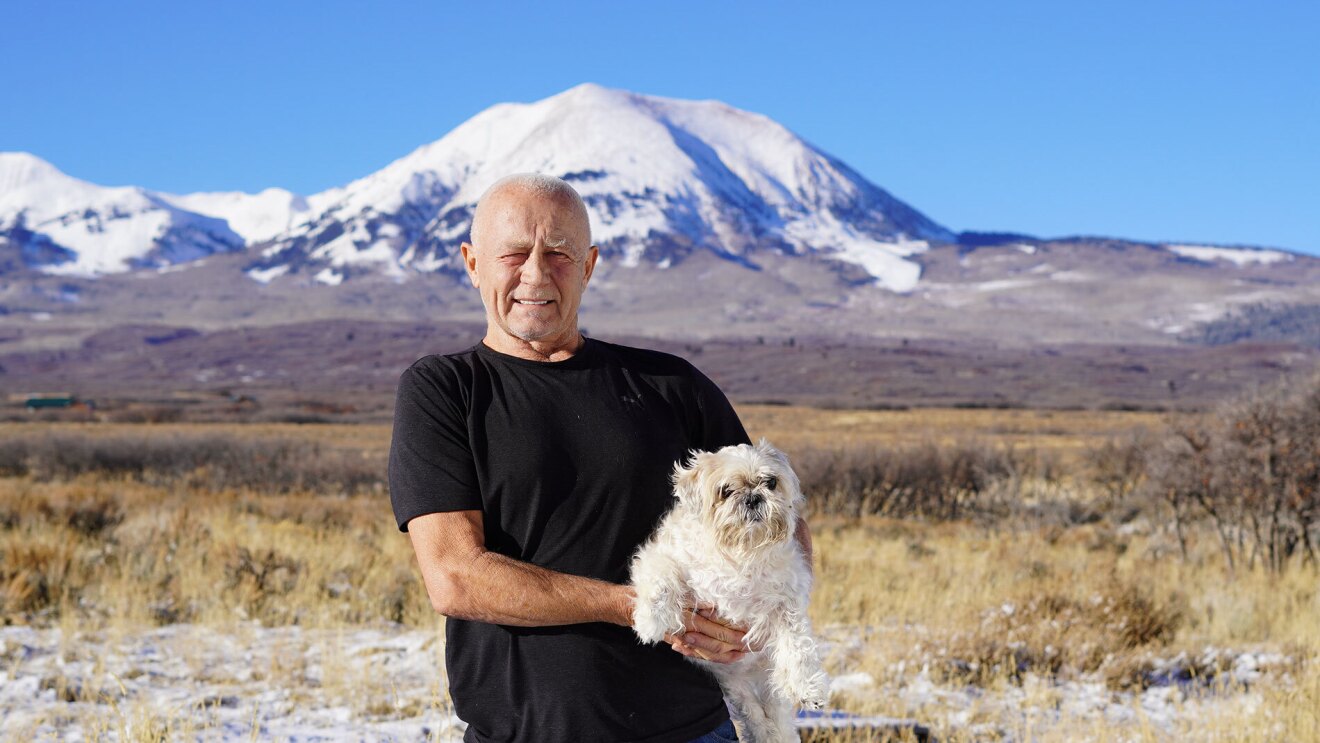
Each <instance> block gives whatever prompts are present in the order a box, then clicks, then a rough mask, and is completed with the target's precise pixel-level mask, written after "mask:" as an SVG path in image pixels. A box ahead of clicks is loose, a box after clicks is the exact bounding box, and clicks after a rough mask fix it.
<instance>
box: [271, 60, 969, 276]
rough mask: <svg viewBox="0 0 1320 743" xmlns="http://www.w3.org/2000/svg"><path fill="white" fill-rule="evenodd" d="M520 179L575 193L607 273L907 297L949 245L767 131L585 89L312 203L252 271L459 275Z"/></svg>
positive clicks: (503, 112) (500, 117)
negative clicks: (767, 265)
mask: <svg viewBox="0 0 1320 743" xmlns="http://www.w3.org/2000/svg"><path fill="white" fill-rule="evenodd" d="M520 172H538V173H546V174H550V175H556V176H559V177H561V178H564V179H565V180H568V181H570V182H572V183H573V185H574V187H575V188H577V190H578V191H579V193H581V194H582V197H583V200H584V201H585V202H586V204H587V208H588V211H589V212H590V215H591V221H592V234H593V237H594V238H595V239H596V241H597V243H598V244H599V245H600V246H601V249H602V255H603V257H604V258H605V259H606V260H607V261H617V262H618V263H619V265H621V266H623V267H637V266H642V265H643V264H646V265H650V266H655V267H666V266H671V265H675V264H676V263H678V262H681V261H683V260H685V259H686V257H687V256H688V255H689V254H691V253H693V252H695V251H705V252H711V253H714V254H715V255H717V256H719V257H721V258H725V259H727V260H732V261H734V262H737V263H740V264H744V265H747V266H754V265H755V261H756V258H755V255H754V254H756V253H759V252H766V251H769V252H771V253H775V254H788V255H799V254H818V255H820V256H821V257H823V258H827V259H829V260H838V261H844V262H847V263H853V264H855V265H858V266H860V267H861V268H862V269H863V270H864V271H865V272H866V273H868V274H870V275H871V276H872V277H873V280H874V281H875V282H876V283H878V284H880V285H882V286H885V287H888V288H890V289H894V290H898V291H905V290H907V289H910V288H911V287H912V286H913V285H914V284H915V282H916V279H917V277H918V276H919V275H920V267H919V266H918V265H917V264H916V263H915V262H913V261H911V260H909V259H908V257H909V256H911V255H912V254H913V253H914V252H919V251H921V250H924V248H925V242H923V241H927V240H941V241H943V240H952V239H953V234H952V233H951V232H950V231H949V230H947V229H945V228H943V227H941V226H940V225H938V224H936V223H935V222H933V221H931V220H930V219H928V218H926V217H925V216H923V215H921V214H920V213H919V212H917V211H916V210H914V209H912V208H911V207H909V206H907V205H906V204H903V203H902V202H900V201H899V200H898V199H896V198H894V197H893V196H890V195H889V194H888V193H886V192H885V191H883V190H882V189H881V188H879V187H878V186H876V185H874V184H872V183H870V182H868V181H866V180H865V179H864V178H862V177H861V176H860V175H858V174H857V173H856V172H855V171H853V170H851V169H849V168H848V167H847V166H845V165H843V164H842V163H841V162H839V161H838V160H836V159H834V158H832V157H830V156H829V155H826V154H825V153H823V152H821V151H819V150H817V149H816V148H815V147H813V146H812V145H810V144H808V143H807V142H805V141H803V140H802V139H801V138H799V137H798V136H797V135H795V134H793V133H792V132H791V131H789V130H788V129H787V128H785V127H783V126H782V125H780V124H779V123H777V122H775V121H773V120H772V119H770V118H768V117H765V116H762V115H760V114H755V113H751V112H747V111H742V110H739V109H737V108H734V107H732V106H729V105H727V104H724V103H721V102H719V101H691V100H682V99H674V98H662V97H658V96H649V95H642V94H638V93H633V92H630V91H626V90H619V89H614V88H607V87H605V86H602V85H599V84H596V83H583V84H581V85H577V86H575V87H573V88H570V89H568V90H566V91H563V92H561V93H558V94H556V95H553V96H550V97H548V98H544V99H542V100H539V101H535V102H532V103H503V104H498V105H495V106H491V107H490V108H487V109H486V110H484V111H482V112H480V113H478V114H477V115H475V116H473V117H472V118H471V119H469V120H468V121H466V122H464V123H463V124H461V125H459V126H458V127H456V128H455V129H454V130H453V131H451V132H450V133H449V134H447V135H445V136H444V137H442V138H441V139H439V140H437V141H435V142H432V143H430V144H427V145H424V146H422V147H420V148H418V149H417V150H415V151H414V152H412V153H411V154H409V155H407V156H405V157H403V158H401V159H399V160H396V161H395V162H393V163H391V164H389V165H388V166H386V167H385V168H383V169H381V170H380V171H377V172H376V173H373V174H371V175H369V176H367V177H365V178H362V179H359V180H357V181H354V182H353V183H350V184H348V185H347V186H345V187H343V188H337V189H332V190H331V191H327V192H323V193H321V194H317V195H315V196H311V197H309V198H308V200H307V201H308V204H309V205H310V209H309V211H308V212H307V214H306V217H307V219H306V220H304V221H302V222H301V223H300V224H299V226H298V227H297V228H296V229H293V230H290V231H289V232H288V233H286V234H284V235H282V236H278V237H276V238H275V241H276V246H274V247H272V249H271V252H270V253H269V254H267V255H266V256H264V257H263V259H262V260H260V261H258V262H257V263H256V264H254V268H255V269H256V270H258V271H262V272H266V271H268V270H269V269H270V268H272V267H273V266H275V265H276V264H278V263H280V262H283V261H293V262H294V263H295V264H298V265H301V264H302V263H305V262H310V263H311V264H313V265H317V266H320V267H321V268H323V269H324V268H327V267H338V266H343V265H346V264H363V263H366V264H375V266H376V267H377V269H378V270H384V271H385V272H387V273H389V274H392V275H403V274H404V273H405V272H406V270H408V269H411V270H416V271H436V270H441V271H453V272H458V270H459V268H460V264H459V262H458V260H457V258H456V257H455V256H456V254H457V250H458V247H459V244H460V243H461V242H462V240H463V239H464V238H465V236H466V234H467V228H468V224H469V222H470V219H471V213H472V210H473V208H474V206H475V203H476V201H477V199H478V198H479V197H480V195H481V194H482V193H483V192H484V191H485V190H486V188H487V187H488V186H489V185H490V184H491V183H493V182H494V181H496V180H498V179H499V178H501V177H503V176H505V175H508V174H509V173H520ZM289 251H292V252H289ZM295 254H296V256H295ZM313 273H317V272H313ZM262 275H266V274H265V273H263V274H262ZM318 275H319V274H318ZM336 275H340V274H336Z"/></svg>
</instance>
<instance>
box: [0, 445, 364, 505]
mask: <svg viewBox="0 0 1320 743" xmlns="http://www.w3.org/2000/svg"><path fill="white" fill-rule="evenodd" d="M88 473H97V474H104V475H119V476H127V477H131V478H134V479H138V480H141V481H143V482H149V483H156V484H170V483H186V484H189V485H195V486H200V487H208V488H211V489H214V490H222V489H226V488H238V489H251V490H260V491H262V492H290V491H294V490H312V491H318V492H338V493H357V492H374V491H379V490H381V489H383V488H384V486H385V483H384V473H385V462H384V461H382V459H381V458H379V457H376V458H372V457H370V456H367V455H365V454H364V453H363V452H361V451H358V450H345V449H335V448H330V447H326V446H323V445H322V444H320V443H318V442H315V441H306V440H299V439H292V438H245V437H241V436H237V435H234V434H228V433H210V434H196V435H174V436H162V435H156V434H150V433H142V434H117V435H113V436H92V435H86V434H80V433H59V434H49V435H46V436H43V437H40V438H20V437H10V438H4V439H0V474H9V475H19V476H21V475H30V476H32V477H33V478H35V479H37V480H52V479H58V480H70V479H73V478H75V477H78V476H79V475H82V474H88Z"/></svg>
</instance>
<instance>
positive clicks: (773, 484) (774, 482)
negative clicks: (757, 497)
mask: <svg viewBox="0 0 1320 743" xmlns="http://www.w3.org/2000/svg"><path fill="white" fill-rule="evenodd" d="M765 487H766V488H767V489H769V490H774V489H775V488H777V487H779V478H778V477H775V476H774V475H771V476H769V477H767V478H765Z"/></svg>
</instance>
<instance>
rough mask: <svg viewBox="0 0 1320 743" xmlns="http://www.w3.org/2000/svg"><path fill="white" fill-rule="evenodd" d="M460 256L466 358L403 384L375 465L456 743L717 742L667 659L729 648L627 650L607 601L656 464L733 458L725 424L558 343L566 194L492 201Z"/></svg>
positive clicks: (720, 640) (701, 616)
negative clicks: (459, 733)
mask: <svg viewBox="0 0 1320 743" xmlns="http://www.w3.org/2000/svg"><path fill="white" fill-rule="evenodd" d="M470 239H471V242H470V243H464V244H463V246H462V255H463V260H464V263H465V265H466V267H467V272H468V276H469V278H470V279H471V281H472V284H473V285H474V286H475V287H476V288H477V289H478V290H479V291H480V293H481V299H482V302H483V304H484V305H485V308H486V318H487V331H486V335H485V338H484V339H483V341H482V342H481V343H480V344H478V345H477V346H474V347H473V348H471V349H469V350H467V351H464V352H462V353H457V354H450V355H432V356H427V357H424V358H422V359H420V360H418V361H417V362H416V363H415V364H413V366H411V367H410V368H409V369H407V370H406V371H405V372H404V373H403V375H402V376H401V377H400V381H399V392H398V400H397V405H396V409H395V425H394V437H393V440H392V443H391V448H390V464H389V466H390V473H389V474H390V495H391V500H392V503H393V507H394V513H395V517H396V519H397V521H398V524H399V528H400V529H402V530H404V531H407V532H408V534H409V536H410V537H411V539H412V544H413V548H414V550H415V552H416V554H417V560H418V564H419V566H420V568H421V571H422V576H423V579H424V581H425V584H426V589H427V592H428V594H429V595H430V598H431V602H432V604H433V605H434V607H435V609H436V611H438V612H440V613H441V614H444V615H445V616H447V617H449V621H448V622H447V624H446V635H447V645H446V652H445V664H446V667H447V669H448V675H449V682H450V695H451V697H452V698H453V700H454V706H455V710H456V712H457V713H458V716H459V717H460V718H462V719H463V720H465V721H466V722H467V723H468V730H467V734H466V736H465V740H467V741H546V742H551V741H606V740H632V741H652V742H654V743H662V742H666V741H674V742H676V743H681V742H685V741H690V740H693V739H697V738H699V737H700V736H702V735H704V734H707V733H711V732H712V731H715V730H716V729H717V728H727V726H728V714H727V711H726V709H725V706H724V704H723V701H722V696H721V694H720V690H719V687H718V686H717V685H716V684H715V682H714V681H713V679H712V678H711V677H710V676H709V675H708V674H707V673H706V672H705V671H703V670H701V669H700V668H698V667H697V666H696V665H695V664H692V663H688V662H687V661H685V660H684V659H683V658H682V657H680V654H681V655H689V656H692V655H699V656H701V657H703V658H707V659H710V660H715V661H717V662H726V663H727V662H732V661H734V660H737V659H738V658H740V657H741V656H742V655H743V654H744V653H745V652H746V648H745V647H744V646H743V634H742V632H740V631H738V630H736V629H733V628H729V627H725V626H724V625H722V624H720V623H718V622H717V621H714V617H715V614H714V613H713V611H716V610H717V607H702V608H701V611H699V612H689V613H688V616H687V631H686V632H685V633H684V634H683V635H682V636H676V637H671V638H669V640H670V642H671V646H670V647H661V646H646V645H642V644H641V643H640V642H638V641H637V639H636V637H635V636H634V635H633V633H632V632H631V630H630V626H631V618H632V601H633V595H632V591H631V589H630V588H629V587H627V586H626V585H623V584H625V583H626V582H627V578H628V573H627V571H628V561H629V558H630V556H631V555H632V553H633V552H634V551H635V550H636V548H637V547H638V546H639V545H640V544H641V543H642V541H644V540H645V538H646V537H647V536H648V535H649V534H650V532H651V530H652V529H653V528H654V527H655V525H656V523H657V522H658V521H659V519H660V517H661V516H662V515H663V514H664V513H665V512H666V511H667V510H668V508H669V507H670V505H671V504H672V495H671V491H670V483H669V475H670V471H671V469H672V467H673V465H674V463H675V462H677V461H679V460H681V459H683V458H684V457H685V456H686V453H687V452H688V450H690V449H694V448H695V449H716V448H719V447H721V446H724V445H727V444H736V443H745V442H747V441H748V439H747V434H746V432H745V431H744V430H743V427H742V424H741V423H740V422H739V420H738V417H737V415H736V414H735V413H734V412H733V409H732V407H731V406H730V405H729V403H728V401H727V400H726V399H725V397H724V395H723V394H722V393H720V391H719V390H718V389H717V388H716V387H715V385H714V384H713V383H711V382H710V380H708V379H707V378H706V377H704V376H703V375H702V374H701V373H700V372H698V371H697V370H696V369H694V368H693V367H692V366H691V365H690V364H688V363H687V362H686V361H683V360H682V359H679V358H677V357H674V356H669V355H667V354H661V353H657V352H653V351H645V350H641V349H632V348H627V347H623V346H616V345H613V344H609V343H603V342H600V341H596V340H588V339H586V338H584V337H583V336H582V334H581V333H580V332H579V331H578V317H577V313H578V304H579V302H580V300H581V298H582V293H583V291H584V290H585V289H586V287H587V283H588V281H589V280H590V279H591V275H592V270H593V269H594V267H595V264H596V260H597V258H598V255H599V254H598V250H597V248H596V246H594V245H592V244H591V233H590V226H589V221H588V217H587V211H586V208H585V206H584V205H583V203H582V200H581V198H580V197H579V196H578V195H577V193H576V192H575V191H573V189H572V188H571V187H570V186H569V185H568V184H567V183H564V182H563V181H561V180H559V179H557V178H549V177H546V176H536V175H519V176H510V177H509V178H506V179H503V180H501V181H499V182H497V183H496V184H495V185H493V186H492V187H491V188H490V189H489V190H488V191H487V192H486V193H485V194H484V195H483V196H482V197H481V199H480V200H479V202H478V204H477V209H476V212H475V213H474V215H473V221H472V229H471V236H470ZM802 539H803V540H804V548H805V549H809V543H808V542H806V541H805V540H807V539H808V537H807V536H806V535H805V533H804V534H803V535H802ZM808 554H809V553H808ZM671 648H672V649H671ZM674 651H677V653H676V652H674ZM729 730H731V728H730V729H729Z"/></svg>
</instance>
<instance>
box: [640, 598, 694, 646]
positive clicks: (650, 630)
mask: <svg viewBox="0 0 1320 743" xmlns="http://www.w3.org/2000/svg"><path fill="white" fill-rule="evenodd" d="M682 631H683V609H682V608H681V607H673V608H663V609H662V608H658V607H655V606H651V605H650V604H646V603H643V602H638V603H637V605H636V607H634V608H633V632H635V633H637V637H638V638H640V639H641V640H642V642H660V641H661V640H663V639H665V635H669V634H678V633H681V632H682Z"/></svg>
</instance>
